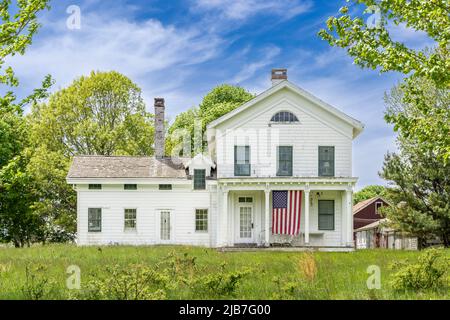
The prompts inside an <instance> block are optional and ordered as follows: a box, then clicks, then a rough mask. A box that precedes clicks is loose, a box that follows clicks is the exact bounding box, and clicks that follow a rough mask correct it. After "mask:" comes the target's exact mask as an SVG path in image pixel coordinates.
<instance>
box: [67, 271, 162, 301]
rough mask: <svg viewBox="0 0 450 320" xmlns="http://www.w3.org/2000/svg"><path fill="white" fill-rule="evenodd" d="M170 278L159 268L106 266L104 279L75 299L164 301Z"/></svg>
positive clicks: (96, 280) (92, 283) (92, 282)
mask: <svg viewBox="0 0 450 320" xmlns="http://www.w3.org/2000/svg"><path fill="white" fill-rule="evenodd" d="M168 283H169V278H168V276H167V274H165V273H164V272H159V271H158V270H157V268H151V267H148V266H145V265H140V264H133V265H129V266H126V267H121V266H119V265H114V266H106V274H105V275H104V276H103V277H98V276H95V277H94V278H92V279H90V280H89V281H88V283H87V289H85V290H83V291H80V292H77V294H76V295H75V296H74V298H79V299H89V300H91V299H95V300H162V299H165V298H166V294H165V288H166V286H167V284H168Z"/></svg>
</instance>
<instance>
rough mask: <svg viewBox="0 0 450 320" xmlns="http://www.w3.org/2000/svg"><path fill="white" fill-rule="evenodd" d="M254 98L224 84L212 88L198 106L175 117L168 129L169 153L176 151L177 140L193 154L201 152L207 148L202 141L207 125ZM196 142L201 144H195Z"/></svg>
mask: <svg viewBox="0 0 450 320" xmlns="http://www.w3.org/2000/svg"><path fill="white" fill-rule="evenodd" d="M253 97H254V96H253V95H252V94H251V93H249V92H247V91H246V90H245V89H244V88H242V87H239V86H232V85H228V84H223V85H220V86H217V87H215V88H214V89H212V90H211V91H210V92H209V93H208V94H207V95H206V96H205V97H204V98H203V100H202V102H201V103H200V105H199V106H198V107H193V108H190V109H188V110H187V111H185V112H182V113H180V114H179V115H178V116H177V117H176V118H175V121H174V123H173V124H172V126H171V127H170V128H169V138H168V141H167V142H168V143H167V152H168V154H171V153H172V151H174V150H175V152H178V151H179V150H176V149H175V146H176V145H179V144H180V139H183V140H182V142H181V143H183V144H186V143H187V144H188V145H189V148H188V149H189V150H191V153H192V154H197V153H199V152H201V151H202V150H200V149H201V148H202V147H203V148H205V147H206V143H205V141H204V139H203V135H204V133H205V131H206V126H207V125H208V124H209V123H210V122H212V121H214V120H216V119H218V118H220V117H221V116H223V115H224V114H226V113H228V112H230V111H232V110H234V109H236V108H237V107H239V106H240V105H242V104H244V103H245V102H247V101H249V100H251V99H252V98H253ZM195 139H199V140H200V141H195ZM186 156H189V155H186Z"/></svg>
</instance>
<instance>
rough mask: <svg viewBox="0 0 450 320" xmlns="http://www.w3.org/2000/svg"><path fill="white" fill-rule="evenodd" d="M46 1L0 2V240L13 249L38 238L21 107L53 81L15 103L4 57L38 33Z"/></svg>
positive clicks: (22, 49) (10, 73)
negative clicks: (39, 15)
mask: <svg viewBox="0 0 450 320" xmlns="http://www.w3.org/2000/svg"><path fill="white" fill-rule="evenodd" d="M48 2H49V0H28V1H21V0H20V1H14V2H12V1H10V0H2V1H0V18H1V25H0V84H1V85H2V92H3V95H2V96H0V240H3V241H12V242H13V243H14V245H15V246H23V245H25V244H29V243H30V242H31V241H33V240H34V239H36V238H39V237H40V234H39V233H40V228H39V225H40V219H39V217H38V216H37V215H35V214H34V213H33V211H32V210H31V205H32V204H33V203H34V202H35V201H37V199H36V198H35V194H34V193H33V190H31V189H30V182H31V180H32V178H31V177H30V175H29V174H28V173H27V172H26V164H27V162H28V158H27V157H26V155H25V154H24V148H25V147H26V146H27V143H28V130H27V129H28V128H27V125H26V120H25V119H24V117H23V109H24V107H25V106H26V105H29V104H33V103H36V102H38V101H39V100H40V99H42V98H45V97H47V90H48V88H49V87H50V86H51V85H52V83H53V81H52V79H51V77H50V76H47V77H45V79H44V81H43V83H42V87H41V88H38V89H35V90H34V91H33V92H32V93H30V94H29V95H28V96H26V97H25V98H23V99H21V100H19V101H17V99H16V96H15V94H14V89H16V88H17V87H18V86H19V80H18V79H17V77H16V76H15V74H14V71H13V69H12V68H11V67H8V66H5V62H6V60H7V59H8V58H10V57H12V56H14V55H16V54H21V55H23V54H24V53H25V50H26V48H27V47H28V46H29V45H30V44H31V41H32V38H33V36H34V35H35V34H36V32H37V31H38V29H39V26H40V25H39V23H38V21H37V13H38V12H40V11H42V10H44V9H46V8H48Z"/></svg>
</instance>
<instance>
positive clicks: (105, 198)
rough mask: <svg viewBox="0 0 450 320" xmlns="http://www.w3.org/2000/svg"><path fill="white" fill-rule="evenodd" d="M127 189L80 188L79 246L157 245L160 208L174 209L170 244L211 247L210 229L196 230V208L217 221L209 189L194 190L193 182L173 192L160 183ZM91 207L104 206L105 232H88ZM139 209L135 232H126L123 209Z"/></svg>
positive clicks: (104, 187)
mask: <svg viewBox="0 0 450 320" xmlns="http://www.w3.org/2000/svg"><path fill="white" fill-rule="evenodd" d="M138 189H139V190H135V191H125V190H123V185H103V189H102V190H87V188H86V187H85V186H79V188H78V217H77V218H78V237H77V242H78V244H80V245H94V244H132V245H140V244H158V243H163V241H160V239H159V230H160V221H159V216H158V212H159V210H169V211H171V223H172V230H171V233H172V239H171V241H170V242H169V243H173V244H191V245H203V246H210V245H211V242H210V236H211V235H210V233H213V232H214V228H212V227H211V223H210V225H209V230H208V232H196V231H195V209H196V208H197V209H208V213H209V220H210V221H214V220H215V217H213V216H212V215H214V214H215V213H216V210H215V208H211V193H210V192H209V191H208V190H205V191H194V190H192V188H191V185H186V186H173V190H172V191H159V190H158V189H157V186H153V187H152V186H139V188H138ZM214 205H215V204H214ZM88 208H102V231H101V232H88ZM125 209H137V218H136V220H137V228H136V231H124V210H125Z"/></svg>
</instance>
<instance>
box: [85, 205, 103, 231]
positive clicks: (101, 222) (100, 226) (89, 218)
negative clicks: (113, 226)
mask: <svg viewBox="0 0 450 320" xmlns="http://www.w3.org/2000/svg"><path fill="white" fill-rule="evenodd" d="M90 210H100V219H95V220H96V221H97V220H99V221H100V225H99V227H98V228H99V229H91V226H90V221H91V220H93V219H91V217H90V214H91V212H90ZM87 218H88V233H99V232H102V225H103V210H102V208H98V207H97V208H88V217H87Z"/></svg>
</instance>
